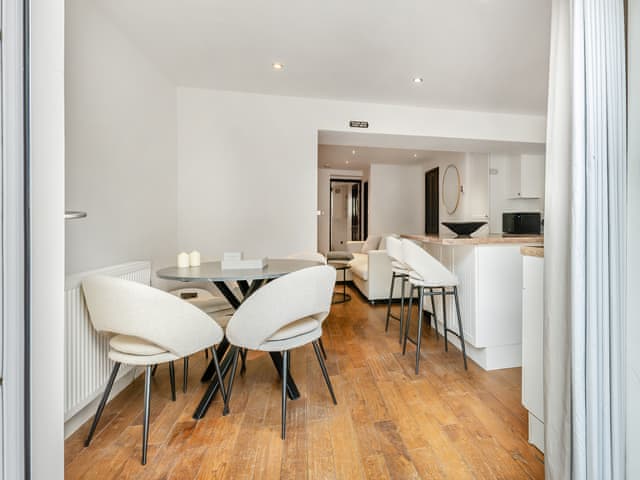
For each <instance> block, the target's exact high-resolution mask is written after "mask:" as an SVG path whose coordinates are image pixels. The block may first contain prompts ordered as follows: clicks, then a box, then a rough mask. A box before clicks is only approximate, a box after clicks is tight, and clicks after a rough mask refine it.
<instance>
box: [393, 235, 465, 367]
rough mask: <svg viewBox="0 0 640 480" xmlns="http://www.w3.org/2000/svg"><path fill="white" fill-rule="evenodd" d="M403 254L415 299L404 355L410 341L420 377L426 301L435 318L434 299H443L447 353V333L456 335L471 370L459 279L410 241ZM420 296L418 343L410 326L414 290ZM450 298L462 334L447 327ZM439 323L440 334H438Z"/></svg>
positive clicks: (410, 299) (406, 331)
mask: <svg viewBox="0 0 640 480" xmlns="http://www.w3.org/2000/svg"><path fill="white" fill-rule="evenodd" d="M402 254H403V259H404V262H405V263H406V265H407V266H408V267H409V269H410V272H409V279H408V281H409V283H410V284H411V296H410V297H409V312H408V315H407V321H406V323H405V330H404V344H403V346H402V354H403V355H404V354H405V353H406V350H407V341H410V342H411V343H413V344H414V345H415V346H416V375H417V374H418V372H419V368H420V343H421V340H422V321H423V318H424V308H423V307H424V297H425V296H429V297H430V298H431V308H432V309H433V314H434V317H435V312H436V309H435V303H434V296H435V295H442V317H443V318H442V320H443V322H444V349H445V351H449V344H448V340H447V333H452V334H454V335H455V336H457V337H458V338H459V339H460V344H461V347H462V359H463V361H464V369H465V370H467V352H466V348H465V344H464V331H463V328H462V317H461V315H460V301H459V298H458V277H457V276H456V275H455V274H454V273H452V272H451V271H449V269H447V268H446V267H445V266H444V265H442V263H440V262H439V261H438V260H436V259H435V258H433V257H432V256H431V255H429V253H427V252H426V251H425V250H424V249H423V248H421V247H420V246H418V245H416V244H415V243H414V242H411V241H409V240H402ZM414 289H418V292H419V301H418V304H419V307H418V308H419V310H418V335H417V338H416V339H415V340H414V339H412V338H410V337H409V324H410V323H411V307H412V303H413V290H414ZM447 295H453V297H454V299H455V303H456V312H457V315H458V332H456V331H455V330H451V329H450V328H449V327H448V325H447V301H446V300H447ZM437 325H438V322H437V319H436V331H437Z"/></svg>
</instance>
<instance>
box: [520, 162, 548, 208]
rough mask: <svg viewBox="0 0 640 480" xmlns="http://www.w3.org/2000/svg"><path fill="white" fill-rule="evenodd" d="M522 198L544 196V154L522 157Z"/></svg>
mask: <svg viewBox="0 0 640 480" xmlns="http://www.w3.org/2000/svg"><path fill="white" fill-rule="evenodd" d="M519 193H520V195H519V197H520V198H542V196H543V194H544V156H542V155H522V156H521V157H520V192H519Z"/></svg>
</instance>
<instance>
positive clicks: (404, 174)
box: [369, 164, 424, 235]
mask: <svg viewBox="0 0 640 480" xmlns="http://www.w3.org/2000/svg"><path fill="white" fill-rule="evenodd" d="M421 232H424V173H423V168H422V165H382V164H375V165H371V168H370V173H369V234H370V235H383V234H386V233H398V234H402V233H421Z"/></svg>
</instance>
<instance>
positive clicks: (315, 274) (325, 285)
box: [226, 265, 336, 349]
mask: <svg viewBox="0 0 640 480" xmlns="http://www.w3.org/2000/svg"><path fill="white" fill-rule="evenodd" d="M335 283H336V270H335V268H333V267H330V266H328V265H318V266H316V267H309V268H305V269H302V270H298V271H296V272H293V273H289V274H288V275H284V276H282V277H280V278H277V279H275V280H273V281H272V282H270V283H268V284H267V285H265V286H264V287H262V288H260V289H259V290H258V291H257V292H255V293H254V294H253V295H251V296H250V297H249V298H247V299H246V300H245V301H244V302H243V303H242V305H240V307H239V308H238V310H236V312H235V313H234V314H233V317H231V320H229V324H228V325H227V329H226V335H227V339H228V340H229V342H231V343H232V344H233V345H237V346H241V347H245V348H251V349H257V348H258V347H259V346H260V345H262V344H263V343H264V342H265V341H267V340H268V339H269V338H270V337H271V336H272V335H273V334H274V333H276V332H277V331H278V330H280V329H281V328H283V327H285V326H286V325H289V324H290V323H293V322H295V321H297V320H300V319H301V318H304V317H314V318H316V319H317V320H318V321H320V322H322V321H324V319H325V318H327V316H328V315H329V310H330V309H331V299H332V297H333V288H334V286H335Z"/></svg>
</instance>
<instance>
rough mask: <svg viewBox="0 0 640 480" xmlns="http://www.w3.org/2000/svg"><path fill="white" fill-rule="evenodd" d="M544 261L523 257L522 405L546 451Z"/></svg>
mask: <svg viewBox="0 0 640 480" xmlns="http://www.w3.org/2000/svg"><path fill="white" fill-rule="evenodd" d="M543 285H544V258H542V257H536V256H530V255H523V256H522V404H523V405H524V407H525V408H526V409H527V410H528V411H529V442H530V443H532V444H534V445H535V446H536V447H538V448H539V449H540V450H541V451H544V450H543V449H544V376H543V360H542V359H543V349H542V347H543V315H544V312H543Z"/></svg>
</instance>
